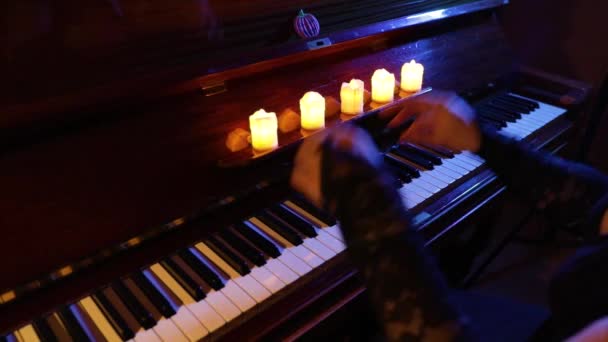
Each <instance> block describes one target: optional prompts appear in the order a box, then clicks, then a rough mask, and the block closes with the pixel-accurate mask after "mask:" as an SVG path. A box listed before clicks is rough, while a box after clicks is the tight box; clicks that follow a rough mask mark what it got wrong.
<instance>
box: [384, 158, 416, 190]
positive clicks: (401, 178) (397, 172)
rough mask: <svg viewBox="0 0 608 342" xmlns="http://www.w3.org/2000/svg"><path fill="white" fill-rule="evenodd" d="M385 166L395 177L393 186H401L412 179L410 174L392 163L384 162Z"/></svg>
mask: <svg viewBox="0 0 608 342" xmlns="http://www.w3.org/2000/svg"><path fill="white" fill-rule="evenodd" d="M386 168H387V169H388V170H389V171H390V173H391V174H392V175H393V176H394V177H395V187H397V188H400V187H401V186H403V184H405V183H409V182H411V181H412V178H411V177H410V175H409V174H408V173H407V172H405V171H403V170H401V169H400V168H398V167H396V166H394V165H392V164H386Z"/></svg>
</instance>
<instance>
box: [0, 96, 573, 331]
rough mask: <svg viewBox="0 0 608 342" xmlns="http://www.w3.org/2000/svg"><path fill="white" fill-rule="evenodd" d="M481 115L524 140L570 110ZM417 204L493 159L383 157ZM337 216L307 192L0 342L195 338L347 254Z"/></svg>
mask: <svg viewBox="0 0 608 342" xmlns="http://www.w3.org/2000/svg"><path fill="white" fill-rule="evenodd" d="M476 108H477V110H478V113H479V115H480V120H481V121H483V122H484V124H488V125H492V126H494V127H496V128H497V129H498V130H499V131H500V132H502V133H504V134H507V135H510V136H513V137H515V138H517V139H524V138H526V137H528V136H529V135H531V134H533V133H534V132H536V131H537V130H539V129H540V128H542V127H544V126H545V125H546V124H548V123H549V122H551V121H552V120H554V119H555V118H557V117H559V116H561V115H563V114H564V113H565V112H566V111H565V110H564V109H562V108H558V107H555V106H551V105H548V104H544V103H540V102H538V101H535V100H532V99H529V98H525V97H522V96H519V95H516V94H502V95H498V96H494V97H492V98H490V99H488V100H487V101H483V102H482V103H480V104H479V105H477V106H476ZM384 158H385V160H386V162H387V163H386V164H387V165H388V167H389V168H390V169H391V170H392V171H394V174H395V176H396V178H397V179H398V181H399V186H400V187H401V189H400V193H401V195H402V197H403V199H404V201H405V203H406V206H407V207H408V208H413V207H415V206H417V205H419V204H421V203H422V202H423V201H425V200H427V199H429V198H431V197H434V196H437V195H438V193H439V192H441V191H442V190H444V189H446V188H447V187H448V186H449V185H451V184H453V183H454V182H457V181H459V180H460V179H462V178H464V177H466V176H467V175H468V174H469V173H471V172H473V171H475V170H477V169H478V168H480V167H481V166H482V165H483V164H484V160H483V159H482V158H480V157H478V156H476V155H474V154H472V153H469V152H462V153H454V152H452V151H449V150H446V149H438V148H432V147H427V146H418V145H413V144H402V145H398V146H394V147H393V148H391V149H390V150H389V151H388V152H387V153H386V154H385V156H384ZM345 248H346V245H345V243H344V239H343V237H342V234H341V232H340V229H339V227H338V225H337V222H336V221H335V219H333V218H332V217H330V216H329V215H327V214H326V213H323V212H322V211H321V210H319V209H317V208H315V207H313V206H312V205H310V204H309V203H307V202H306V201H304V200H303V199H301V198H300V197H298V196H293V197H291V198H290V199H288V200H285V201H283V202H281V203H278V204H275V205H273V206H272V207H270V208H267V209H264V210H262V211H260V212H259V213H258V214H257V215H255V216H253V217H250V218H249V219H247V220H245V221H242V222H238V223H236V224H234V225H233V226H231V227H228V228H226V229H223V230H222V231H220V232H218V233H216V234H213V235H211V236H209V237H208V238H206V239H204V240H202V241H200V242H198V243H196V244H194V245H192V246H189V247H187V248H184V249H181V250H178V251H176V252H175V253H174V254H173V255H170V256H168V257H166V258H164V259H162V260H160V261H158V262H157V263H154V264H152V265H149V266H148V267H145V268H143V269H141V270H138V271H136V272H134V273H132V274H130V275H128V276H126V277H124V278H121V279H118V280H116V281H114V282H112V283H110V284H108V285H106V286H104V287H102V288H99V289H97V290H95V291H94V292H93V293H91V294H90V295H88V296H87V297H85V298H82V299H81V300H79V301H78V302H75V303H71V304H68V305H65V306H63V307H61V308H59V309H58V310H57V311H55V312H53V313H51V314H48V315H46V316H44V317H40V318H37V319H35V320H33V321H32V322H30V323H28V324H27V325H25V326H23V327H21V328H19V329H17V330H15V331H13V332H11V333H9V334H8V335H6V336H3V337H0V341H81V340H82V341H86V340H90V341H127V340H133V341H196V340H200V339H202V338H205V337H206V336H208V335H209V334H212V333H213V332H214V331H216V330H218V329H219V328H221V327H222V326H224V325H226V324H227V323H229V322H231V321H233V320H234V319H236V318H237V317H239V316H240V315H242V314H243V313H246V312H248V311H250V310H252V309H253V308H255V307H256V306H257V305H259V304H260V303H262V302H264V301H265V300H267V299H268V298H270V297H271V296H273V295H274V294H275V293H277V292H279V291H281V290H282V289H283V288H285V287H286V286H289V285H290V284H293V283H294V282H296V281H298V279H299V278H301V277H303V276H304V275H306V274H307V273H309V272H310V271H312V270H313V269H315V268H317V267H319V266H321V265H322V264H324V263H325V262H326V261H328V260H330V259H332V258H333V257H335V256H336V255H337V254H339V253H341V252H342V251H344V249H345Z"/></svg>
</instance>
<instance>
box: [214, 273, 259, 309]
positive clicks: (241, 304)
mask: <svg viewBox="0 0 608 342" xmlns="http://www.w3.org/2000/svg"><path fill="white" fill-rule="evenodd" d="M220 291H221V292H222V293H224V294H225V295H226V297H228V298H230V300H232V302H233V303H234V304H235V305H236V306H237V307H238V308H239V309H240V310H241V311H242V312H245V311H247V310H249V309H251V308H252V307H254V306H255V300H253V299H252V298H251V297H249V295H248V294H247V293H245V291H243V289H241V288H240V287H239V286H238V285H237V284H236V283H235V282H234V281H232V280H229V281H228V282H226V284H225V285H224V288H223V289H221V290H220Z"/></svg>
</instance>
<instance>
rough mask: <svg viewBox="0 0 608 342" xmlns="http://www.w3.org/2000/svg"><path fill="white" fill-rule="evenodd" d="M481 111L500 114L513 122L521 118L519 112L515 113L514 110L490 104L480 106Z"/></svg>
mask: <svg viewBox="0 0 608 342" xmlns="http://www.w3.org/2000/svg"><path fill="white" fill-rule="evenodd" d="M482 111H486V112H491V113H494V114H500V115H502V116H504V117H507V118H509V120H513V121H515V120H517V119H520V118H521V114H520V113H519V112H517V111H516V110H513V109H510V108H506V107H500V106H497V105H494V104H492V103H486V104H484V105H483V106H482Z"/></svg>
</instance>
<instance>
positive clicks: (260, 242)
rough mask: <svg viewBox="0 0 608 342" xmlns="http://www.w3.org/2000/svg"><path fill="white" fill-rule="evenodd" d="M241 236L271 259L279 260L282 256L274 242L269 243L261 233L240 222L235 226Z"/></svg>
mask: <svg viewBox="0 0 608 342" xmlns="http://www.w3.org/2000/svg"><path fill="white" fill-rule="evenodd" d="M234 229H236V231H237V232H239V234H241V235H242V236H243V237H245V238H246V239H247V241H249V242H251V244H253V245H254V246H256V247H257V248H258V249H259V250H261V251H262V252H264V253H266V255H268V256H270V257H271V258H278V257H280V256H281V252H280V251H279V249H278V248H277V246H275V245H274V244H273V243H272V242H270V241H268V240H267V239H266V238H265V237H263V236H262V235H260V233H258V232H256V231H255V230H253V229H251V228H250V227H248V226H247V225H246V224H244V223H242V222H240V223H237V224H236V225H235V226H234Z"/></svg>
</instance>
